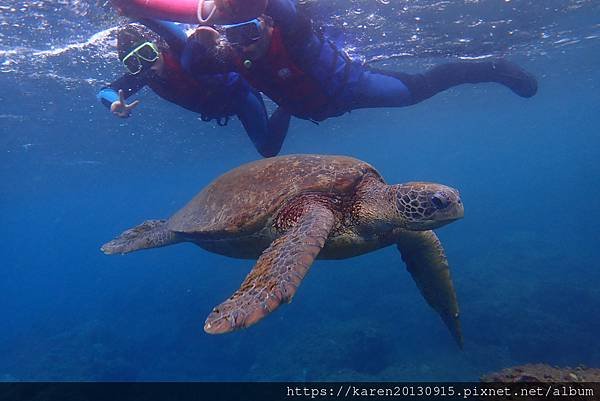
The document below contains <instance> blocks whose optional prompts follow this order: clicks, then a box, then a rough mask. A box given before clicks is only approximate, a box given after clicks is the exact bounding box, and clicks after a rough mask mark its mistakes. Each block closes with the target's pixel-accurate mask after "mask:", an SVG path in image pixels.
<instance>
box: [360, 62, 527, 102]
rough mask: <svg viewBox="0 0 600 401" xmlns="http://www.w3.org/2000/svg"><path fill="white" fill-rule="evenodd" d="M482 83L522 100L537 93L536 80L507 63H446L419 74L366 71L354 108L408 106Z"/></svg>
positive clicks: (517, 67) (512, 64) (514, 65)
mask: <svg viewBox="0 0 600 401" xmlns="http://www.w3.org/2000/svg"><path fill="white" fill-rule="evenodd" d="M482 82H496V83H499V84H502V85H504V86H506V87H508V88H509V89H511V90H512V91H513V92H515V93H516V94H517V95H519V96H521V97H531V96H533V95H535V93H536V92H537V81H536V79H535V77H534V76H533V75H531V74H529V73H528V72H527V71H525V70H523V69H522V68H520V67H519V66H517V65H516V64H514V63H511V62H509V61H506V60H496V61H484V62H456V63H446V64H441V65H439V66H436V67H433V68H431V69H430V70H428V71H426V72H424V73H421V74H407V73H403V72H394V71H384V70H376V69H371V68H369V69H366V71H365V73H364V75H363V78H362V79H361V81H360V83H359V85H358V90H357V93H356V96H355V99H356V100H355V105H354V108H365V107H394V106H408V105H412V104H416V103H419V102H422V101H423V100H425V99H429V98H430V97H432V96H434V95H435V94H437V93H440V92H442V91H445V90H446V89H449V88H451V87H453V86H457V85H462V84H476V83H482Z"/></svg>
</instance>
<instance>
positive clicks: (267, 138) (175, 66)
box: [98, 19, 289, 156]
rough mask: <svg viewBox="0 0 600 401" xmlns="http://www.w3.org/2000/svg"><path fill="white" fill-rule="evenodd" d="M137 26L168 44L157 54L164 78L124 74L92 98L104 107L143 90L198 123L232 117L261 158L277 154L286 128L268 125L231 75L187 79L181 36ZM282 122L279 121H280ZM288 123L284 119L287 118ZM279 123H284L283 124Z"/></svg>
mask: <svg viewBox="0 0 600 401" xmlns="http://www.w3.org/2000/svg"><path fill="white" fill-rule="evenodd" d="M140 22H142V23H144V24H145V25H146V26H147V27H149V28H150V29H152V30H153V31H155V32H156V33H157V34H159V35H160V36H161V38H163V39H164V40H165V41H166V42H167V43H168V45H169V50H168V51H166V52H163V59H164V63H165V66H164V68H165V70H164V73H163V74H161V75H160V76H159V75H157V74H139V75H131V74H125V75H123V76H122V77H121V78H119V79H117V80H116V81H114V82H113V83H111V84H110V85H109V86H107V87H105V88H103V89H101V90H100V92H99V93H98V99H99V100H100V101H101V102H102V103H103V104H104V105H105V106H106V107H108V108H110V106H111V104H112V103H113V102H114V101H115V100H117V99H118V91H119V90H123V91H124V94H125V98H128V97H130V96H132V95H133V94H135V93H136V92H138V91H139V90H140V89H142V88H143V87H144V86H149V87H150V88H151V89H152V90H153V91H154V92H155V93H156V94H157V95H159V96H160V97H162V98H163V99H165V100H168V101H170V102H172V103H175V104H177V105H179V106H181V107H183V108H186V109H188V110H190V111H193V112H195V113H198V114H200V116H201V118H202V120H203V121H210V120H213V119H214V120H217V122H218V123H219V125H226V123H227V120H228V119H229V117H230V116H232V115H237V116H238V118H239V119H240V121H241V122H242V125H243V126H244V128H245V129H246V132H247V133H248V136H249V137H250V138H251V140H252V141H253V143H254V145H255V146H256V148H257V150H258V151H259V153H261V154H262V155H263V156H274V155H276V154H277V153H278V151H279V149H280V148H281V144H282V142H283V138H284V137H285V131H287V125H285V124H283V125H282V124H279V126H278V127H273V126H272V125H273V124H269V121H268V116H267V112H266V108H265V105H264V102H263V99H262V96H261V95H260V93H259V92H258V91H256V90H255V89H254V88H252V87H251V86H250V85H248V83H247V82H246V81H245V80H244V79H243V78H242V77H241V76H240V75H239V74H237V73H235V72H229V73H223V74H195V75H194V76H192V75H191V74H190V73H189V72H188V71H186V70H185V68H184V66H183V64H185V62H184V63H182V56H183V50H184V48H185V46H186V42H187V36H186V34H185V32H184V31H183V30H182V29H181V28H180V27H178V26H177V25H176V24H173V23H170V22H164V21H157V20H150V19H144V20H141V21H140ZM284 120H285V119H284ZM288 121H289V118H288ZM284 122H285V121H284Z"/></svg>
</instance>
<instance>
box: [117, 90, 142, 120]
mask: <svg viewBox="0 0 600 401" xmlns="http://www.w3.org/2000/svg"><path fill="white" fill-rule="evenodd" d="M139 104H140V101H139V100H136V101H134V102H132V103H130V104H127V103H126V102H125V93H124V92H123V89H119V100H115V101H114V102H112V104H111V105H110V111H111V112H112V113H113V114H114V115H116V116H119V117H121V118H127V117H129V116H130V115H131V111H132V110H133V109H135V108H136V107H137V106H138V105H139Z"/></svg>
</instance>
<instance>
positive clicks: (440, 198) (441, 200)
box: [431, 192, 450, 209]
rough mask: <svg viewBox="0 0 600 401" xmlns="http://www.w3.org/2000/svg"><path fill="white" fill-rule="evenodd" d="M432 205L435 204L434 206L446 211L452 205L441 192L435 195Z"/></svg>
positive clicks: (432, 198)
mask: <svg viewBox="0 0 600 401" xmlns="http://www.w3.org/2000/svg"><path fill="white" fill-rule="evenodd" d="M431 203H433V205H434V206H435V207H437V208H438V209H445V208H447V207H448V205H449V204H450V202H449V201H448V198H447V197H446V195H444V194H443V193H441V192H436V193H435V194H433V196H432V197H431Z"/></svg>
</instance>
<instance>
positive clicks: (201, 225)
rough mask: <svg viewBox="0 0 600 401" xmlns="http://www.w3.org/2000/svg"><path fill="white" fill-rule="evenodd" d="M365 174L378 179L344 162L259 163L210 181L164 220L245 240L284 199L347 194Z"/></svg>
mask: <svg viewBox="0 0 600 401" xmlns="http://www.w3.org/2000/svg"><path fill="white" fill-rule="evenodd" d="M367 173H369V174H373V175H375V176H376V177H379V178H380V179H381V176H380V175H379V173H378V172H377V171H376V170H375V169H374V168H373V167H372V166H371V165H369V164H367V163H365V162H363V161H360V160H358V159H354V158H351V157H345V156H323V155H290V156H280V157H274V158H269V159H262V160H258V161H255V162H251V163H248V164H244V165H242V166H240V167H237V168H235V169H233V170H231V171H229V172H227V173H225V174H223V175H222V176H220V177H219V178H217V179H216V180H215V181H213V182H212V183H211V184H210V185H208V186H207V187H206V188H204V189H203V190H202V191H201V192H200V193H198V194H197V195H196V196H195V197H194V198H193V199H192V200H191V201H190V202H189V203H188V204H187V205H186V206H185V207H183V208H182V209H181V210H179V211H178V212H177V213H175V214H174V215H173V216H172V217H171V218H170V219H169V221H168V228H169V229H170V230H172V231H176V232H181V233H185V234H202V233H204V234H210V235H211V236H215V237H223V238H226V237H237V236H242V235H249V234H252V233H255V232H257V231H258V230H260V229H262V228H263V227H265V224H266V223H267V221H268V220H269V218H270V217H271V216H272V215H273V214H274V213H276V212H277V211H278V210H279V209H280V208H281V206H282V205H284V204H285V202H286V201H287V200H288V199H292V198H295V197H297V196H298V195H300V194H302V193H318V192H325V193H338V194H347V193H352V192H353V191H354V188H355V187H356V185H357V184H358V183H359V182H360V181H361V179H362V178H363V177H364V176H365V174H367ZM382 181H383V180H382Z"/></svg>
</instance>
